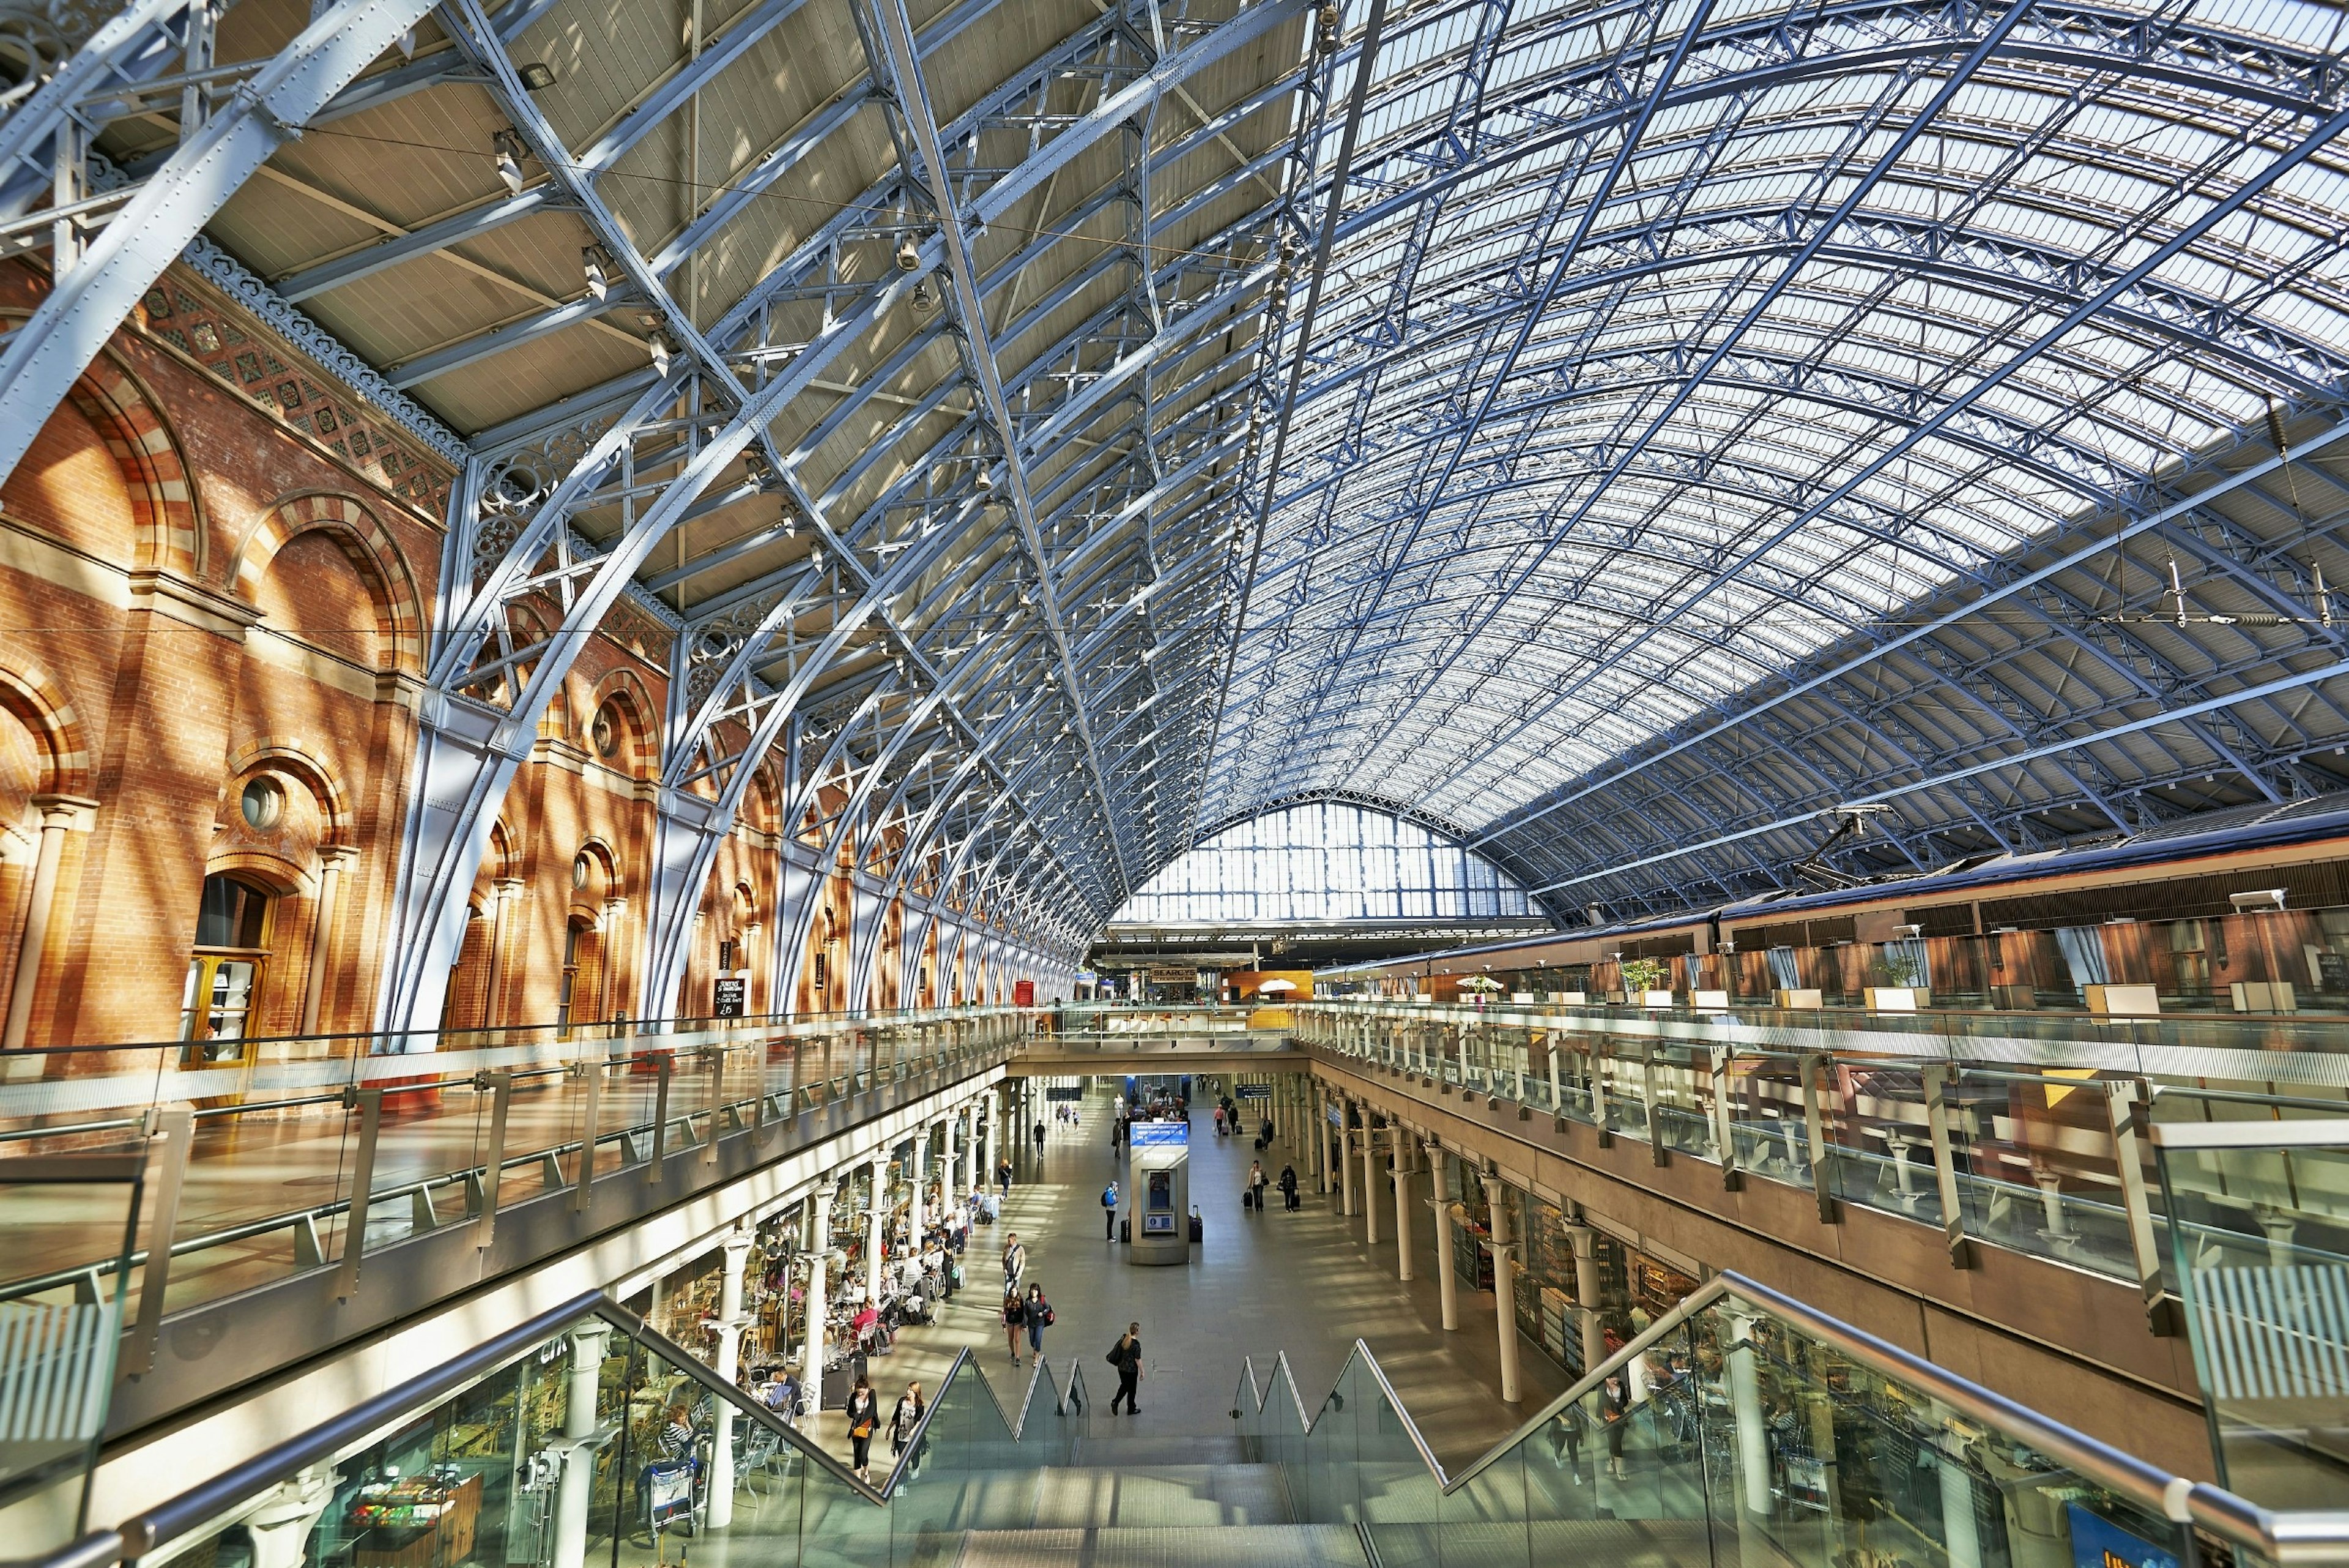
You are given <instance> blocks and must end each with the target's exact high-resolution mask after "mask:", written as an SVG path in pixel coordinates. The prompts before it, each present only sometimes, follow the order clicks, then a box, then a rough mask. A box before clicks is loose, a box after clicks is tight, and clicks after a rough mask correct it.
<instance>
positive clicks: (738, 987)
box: [709, 974, 750, 1018]
mask: <svg viewBox="0 0 2349 1568" xmlns="http://www.w3.org/2000/svg"><path fill="white" fill-rule="evenodd" d="M749 1000H750V981H747V980H744V979H743V978H742V977H741V976H740V975H731V974H730V975H727V976H724V977H723V978H721V979H719V981H716V982H715V983H713V984H712V985H711V986H710V988H709V1015H710V1016H711V1017H712V1018H740V1017H741V1016H742V1006H743V1003H744V1002H747V1001H749Z"/></svg>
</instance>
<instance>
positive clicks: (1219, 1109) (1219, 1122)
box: [1216, 1106, 1224, 1137]
mask: <svg viewBox="0 0 2349 1568" xmlns="http://www.w3.org/2000/svg"><path fill="white" fill-rule="evenodd" d="M1223 1136H1224V1107H1223V1106H1216V1137H1223Z"/></svg>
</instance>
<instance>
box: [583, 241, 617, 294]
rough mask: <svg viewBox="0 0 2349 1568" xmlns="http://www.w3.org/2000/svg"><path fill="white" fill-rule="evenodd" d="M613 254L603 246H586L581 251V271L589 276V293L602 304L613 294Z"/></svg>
mask: <svg viewBox="0 0 2349 1568" xmlns="http://www.w3.org/2000/svg"><path fill="white" fill-rule="evenodd" d="M611 266H612V253H611V252H609V251H607V250H605V248H604V247H603V246H602V245H584V246H582V247H581V248H580V251H579V270H580V271H581V272H583V273H585V274H586V275H587V292H588V293H589V294H592V295H594V296H595V301H596V303H597V304H599V305H600V304H602V303H603V302H604V301H605V299H607V298H609V297H610V296H611V293H612V274H611Z"/></svg>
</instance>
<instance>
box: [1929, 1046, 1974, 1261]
mask: <svg viewBox="0 0 2349 1568" xmlns="http://www.w3.org/2000/svg"><path fill="white" fill-rule="evenodd" d="M1956 1077H1957V1070H1956V1069H1955V1068H1953V1067H1951V1066H1950V1065H1949V1064H1946V1063H1941V1062H1935V1063H1931V1064H1928V1065H1927V1067H1926V1068H1925V1126H1926V1128H1927V1130H1928V1131H1929V1132H1930V1134H1931V1136H1932V1139H1933V1179H1934V1182H1935V1183H1936V1184H1937V1185H1938V1186H1939V1187H1940V1192H1941V1232H1942V1234H1943V1235H1944V1236H1945V1237H1947V1238H1948V1241H1949V1247H1950V1267H1951V1268H1953V1269H1970V1268H1971V1267H1973V1261H1974V1259H1973V1247H1972V1244H1971V1242H1969V1241H1967V1240H1966V1216H1965V1210H1962V1209H1961V1208H1960V1207H1959V1206H1958V1158H1957V1150H1956V1148H1955V1147H1954V1146H1953V1144H1952V1142H1951V1137H1950V1087H1951V1084H1952V1083H1953V1082H1954V1081H1955V1080H1956Z"/></svg>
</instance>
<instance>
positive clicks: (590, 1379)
mask: <svg viewBox="0 0 2349 1568" xmlns="http://www.w3.org/2000/svg"><path fill="white" fill-rule="evenodd" d="M611 1333H612V1328H611V1325H610V1324H606V1323H605V1322H603V1321H602V1320H600V1319H598V1320H596V1321H595V1322H591V1323H585V1324H580V1325H579V1326H578V1327H577V1328H574V1329H573V1330H572V1331H571V1382H570V1386H569V1387H568V1388H567V1389H565V1391H564V1405H563V1437H564V1455H563V1477H562V1479H561V1480H558V1481H557V1482H556V1483H555V1488H554V1555H553V1557H552V1559H551V1561H552V1563H553V1564H554V1568H586V1563H587V1515H588V1513H589V1511H590V1509H591V1507H592V1505H593V1503H594V1501H595V1426H596V1421H595V1395H596V1383H597V1380H598V1377H599V1376H600V1374H601V1371H602V1368H603V1366H604V1342H605V1340H606V1339H608V1338H610V1337H611Z"/></svg>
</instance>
